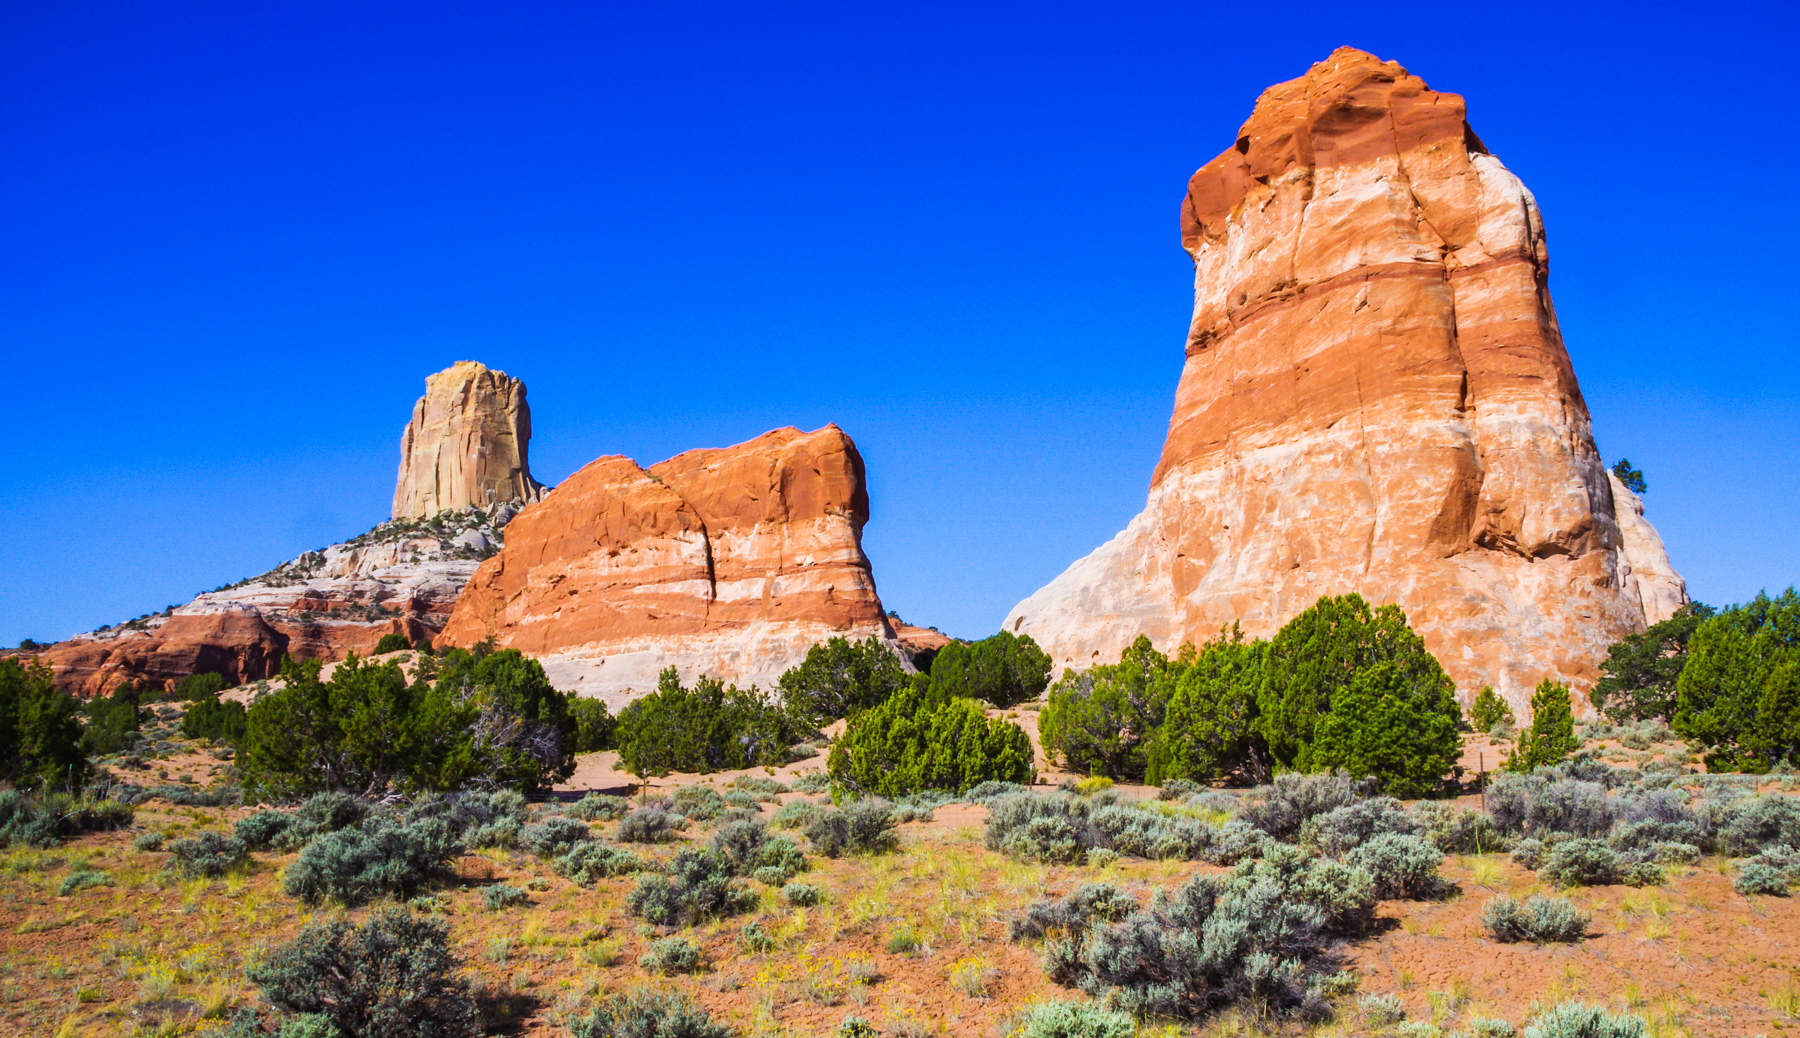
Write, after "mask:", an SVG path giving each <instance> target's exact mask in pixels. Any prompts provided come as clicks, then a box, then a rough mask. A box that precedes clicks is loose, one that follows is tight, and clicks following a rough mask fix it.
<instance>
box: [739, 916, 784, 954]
mask: <svg viewBox="0 0 1800 1038" xmlns="http://www.w3.org/2000/svg"><path fill="white" fill-rule="evenodd" d="M738 947H740V948H742V949H744V950H745V951H746V952H749V953H750V954H752V955H767V954H768V953H770V952H772V951H774V950H775V938H774V937H773V936H771V935H770V934H769V933H768V932H767V931H766V930H764V929H763V928H762V927H761V926H759V925H757V924H756V923H745V924H744V928H743V929H742V930H739V931H738Z"/></svg>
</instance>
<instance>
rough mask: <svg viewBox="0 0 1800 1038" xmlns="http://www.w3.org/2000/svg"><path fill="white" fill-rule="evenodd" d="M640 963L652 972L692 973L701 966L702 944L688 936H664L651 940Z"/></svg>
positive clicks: (641, 956) (639, 957)
mask: <svg viewBox="0 0 1800 1038" xmlns="http://www.w3.org/2000/svg"><path fill="white" fill-rule="evenodd" d="M638 965H639V966H642V967H643V968H644V969H645V970H646V971H648V972H650V973H692V972H694V971H695V970H697V969H699V968H700V946H699V945H698V944H695V943H694V942H693V941H690V940H688V939H687V938H686V937H664V938H663V939H661V940H659V941H651V942H650V950H649V951H648V952H646V953H645V954H643V955H640V956H638Z"/></svg>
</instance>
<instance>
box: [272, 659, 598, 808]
mask: <svg viewBox="0 0 1800 1038" xmlns="http://www.w3.org/2000/svg"><path fill="white" fill-rule="evenodd" d="M433 669H434V668H429V667H422V668H421V669H420V670H419V673H418V675H417V676H416V677H415V678H414V679H413V680H411V681H408V680H407V678H406V676H405V674H404V673H402V671H401V669H400V665H399V664H398V663H392V662H390V663H381V664H377V663H371V662H368V661H365V660H360V659H358V658H356V657H355V656H351V657H350V658H348V659H346V660H345V661H344V662H343V663H341V664H339V665H338V666H337V668H336V670H335V671H334V672H333V673H332V676H331V678H330V680H328V681H327V680H321V679H320V677H319V672H320V664H319V663H318V662H316V661H313V662H307V663H294V662H292V661H287V662H285V663H284V664H283V665H282V678H283V680H284V681H285V682H286V687H284V688H282V689H281V690H279V691H276V692H271V693H269V694H268V695H264V696H262V697H260V698H258V699H257V700H256V701H255V703H253V704H252V705H251V707H250V709H249V711H248V714H247V716H246V718H245V730H244V735H243V739H242V746H241V748H240V753H239V761H240V766H241V767H242V769H243V775H244V785H245V787H246V789H247V790H249V791H252V792H253V793H255V794H256V795H261V796H269V797H276V798H285V797H294V796H300V795H305V794H308V793H312V792H317V791H320V790H333V789H335V790H348V791H351V792H356V793H363V794H370V795H374V794H380V793H384V792H406V793H419V792H427V791H433V790H451V789H460V788H463V787H464V786H467V785H469V784H471V783H475V782H480V783H483V784H489V785H494V784H497V785H502V786H510V787H515V788H520V789H526V790H532V789H540V788H543V787H545V786H549V785H551V784H553V783H555V782H557V781H559V780H561V779H563V778H566V777H568V775H569V774H570V773H571V772H573V771H574V767H575V765H574V756H573V749H574V734H575V731H574V729H575V726H574V723H573V722H572V721H571V720H570V718H569V709H568V697H566V696H564V695H563V694H562V693H559V692H557V691H556V690H555V689H553V688H551V687H550V682H549V680H548V679H546V678H545V677H544V670H543V668H542V667H541V666H539V665H538V663H537V661H535V660H532V659H528V658H526V657H525V656H523V655H521V654H520V653H519V652H518V651H517V650H514V649H507V650H504V651H501V652H495V653H487V654H479V653H472V652H466V651H463V650H460V649H458V650H451V651H450V652H447V653H445V654H444V655H443V656H442V657H440V658H439V661H438V664H437V666H436V668H435V680H432V677H433V674H432V671H433Z"/></svg>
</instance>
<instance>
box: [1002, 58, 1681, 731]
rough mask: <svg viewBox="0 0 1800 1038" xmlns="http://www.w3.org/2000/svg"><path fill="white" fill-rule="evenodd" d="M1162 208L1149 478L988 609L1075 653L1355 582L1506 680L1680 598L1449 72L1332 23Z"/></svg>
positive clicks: (1257, 615) (1206, 625)
mask: <svg viewBox="0 0 1800 1038" xmlns="http://www.w3.org/2000/svg"><path fill="white" fill-rule="evenodd" d="M1181 221H1182V241H1183V245H1184V247H1185V248H1186V250H1187V251H1188V253H1189V254H1190V255H1191V256H1192V257H1193V261H1194V313H1193V320H1192V324H1191V327H1190V330H1189V334H1188V340H1187V350H1186V354H1187V356H1186V363H1185V365H1184V367H1183V370H1182V373H1181V379H1180V382H1179V384H1178V386H1177V389H1176V394H1175V408H1174V415H1173V417H1172V418H1171V420H1170V423H1169V434H1168V439H1167V441H1166V442H1165V445H1164V447H1163V454H1162V459H1161V462H1160V463H1159V464H1158V465H1157V468H1156V471H1155V473H1154V474H1153V476H1152V478H1151V483H1150V493H1149V499H1148V502H1147V504H1146V506H1145V508H1144V511H1143V512H1142V513H1141V514H1139V515H1138V516H1137V518H1135V519H1133V520H1132V521H1131V523H1130V524H1129V525H1128V526H1127V527H1126V529H1125V530H1124V531H1123V532H1121V533H1120V534H1119V535H1118V536H1116V537H1114V538H1113V539H1112V540H1111V541H1109V542H1108V543H1107V544H1105V545H1103V546H1101V547H1100V548H1098V549H1097V550H1095V551H1094V552H1093V553H1092V554H1090V555H1089V556H1087V557H1086V558H1084V559H1081V560H1080V561H1078V562H1076V563H1075V564H1074V565H1072V566H1071V567H1070V568H1069V569H1068V570H1067V571H1066V572H1064V573H1063V574H1062V575H1061V576H1059V577H1058V578H1056V580H1055V581H1053V582H1052V583H1050V584H1049V585H1047V586H1046V587H1044V588H1043V589H1041V590H1040V591H1038V592H1037V593H1036V594H1034V595H1032V596H1031V597H1030V598H1028V599H1026V600H1025V601H1023V602H1021V603H1019V605H1017V606H1016V607H1014V609H1013V611H1012V613H1011V614H1010V615H1009V616H1008V618H1007V621H1006V627H1007V629H1008V630H1012V631H1016V632H1019V633H1023V634H1030V635H1032V636H1033V637H1034V638H1036V639H1037V641H1038V643H1039V644H1040V645H1042V646H1043V647H1044V648H1045V650H1046V651H1048V652H1050V653H1051V654H1052V656H1053V657H1054V658H1055V659H1056V660H1057V661H1058V663H1059V664H1060V665H1072V666H1086V665H1088V664H1090V663H1093V662H1099V661H1103V660H1110V659H1115V658H1117V655H1118V652H1119V651H1120V649H1122V648H1123V647H1124V646H1125V645H1126V644H1128V643H1129V642H1130V641H1131V640H1132V639H1133V638H1134V637H1136V636H1137V635H1138V634H1139V633H1145V634H1148V635H1149V636H1150V637H1151V638H1152V639H1153V640H1154V641H1155V642H1156V643H1157V645H1158V647H1159V648H1162V649H1165V650H1172V649H1173V648H1175V647H1176V646H1177V645H1178V644H1179V643H1181V642H1182V641H1188V640H1192V641H1195V642H1200V641H1204V640H1205V639H1207V638H1208V637H1209V636H1212V635H1214V634H1216V632H1217V631H1218V630H1219V628H1220V625H1222V624H1227V623H1230V622H1232V621H1238V622H1240V623H1241V624H1242V625H1243V627H1244V629H1245V631H1246V632H1247V633H1251V634H1256V635H1267V634H1269V633H1272V632H1273V631H1274V630H1276V629H1277V628H1279V627H1280V625H1281V624H1282V623H1284V622H1285V621H1287V620H1288V619H1290V618H1291V617H1293V616H1294V615H1295V614H1296V613H1297V612H1299V611H1300V610H1302V609H1304V608H1306V607H1307V606H1309V605H1311V604H1312V603H1313V602H1314V601H1315V600H1316V599H1318V598H1319V596H1321V595H1327V594H1341V593H1345V592H1349V591H1357V592H1360V593H1362V594H1363V595H1364V596H1365V597H1367V598H1369V599H1371V600H1372V601H1373V602H1376V603H1378V604H1379V603H1387V602H1398V603H1399V604H1400V605H1401V606H1403V607H1404V608H1405V610H1406V612H1407V615H1408V616H1409V617H1410V618H1411V620H1412V622H1413V624H1414V626H1415V627H1416V628H1418V629H1419V630H1420V632H1421V633H1422V634H1423V635H1424V637H1425V639H1426V642H1427V644H1428V645H1429V646H1430V647H1431V649H1432V651H1433V652H1434V653H1436V654H1437V655H1438V657H1439V658H1440V659H1441V660H1442V661H1443V663H1444V666H1445V668H1446V669H1447V670H1448V671H1449V672H1450V674H1451V675H1452V676H1453V677H1454V678H1455V679H1456V681H1457V683H1458V685H1459V686H1460V688H1461V689H1462V691H1463V692H1464V694H1465V695H1467V694H1471V693H1472V692H1473V691H1474V690H1475V689H1477V688H1479V687H1480V686H1481V685H1483V684H1492V685H1495V686H1496V687H1498V688H1499V689H1501V690H1502V692H1503V693H1504V694H1506V695H1507V697H1508V698H1509V699H1510V700H1511V701H1512V702H1513V703H1514V704H1515V707H1516V708H1517V707H1522V706H1523V705H1524V702H1525V700H1526V698H1527V697H1528V691H1529V689H1530V687H1531V686H1533V685H1535V684H1536V683H1537V682H1538V681H1539V680H1541V679H1542V678H1545V677H1554V678H1559V679H1562V680H1564V681H1568V682H1572V683H1574V684H1575V685H1577V686H1581V687H1585V686H1587V685H1589V684H1591V682H1592V679H1593V678H1594V677H1595V675H1596V666H1597V662H1598V660H1600V659H1601V658H1603V657H1604V655H1605V650H1606V647H1607V646H1608V645H1609V644H1610V643H1611V642H1613V641H1614V640H1616V639H1617V638H1619V637H1621V636H1623V635H1625V634H1628V633H1631V632H1633V631H1637V630H1641V629H1642V628H1643V627H1644V626H1645V624H1646V623H1650V622H1655V621H1657V620H1659V619H1662V618H1663V617H1665V616H1667V615H1668V614H1669V613H1670V612H1672V611H1673V610H1674V608H1675V607H1677V606H1678V605H1679V604H1680V603H1682V602H1684V601H1686V598H1687V595H1686V590H1685V586H1684V585H1683V583H1682V580H1681V578H1680V577H1679V576H1678V575H1677V574H1676V573H1675V572H1674V570H1673V568H1672V567H1671V566H1670V565H1669V561H1668V558H1667V555H1666V553H1665V552H1664V551H1663V549H1662V543H1661V540H1660V539H1659V538H1658V537H1657V536H1656V534H1655V531H1654V530H1652V529H1651V528H1650V526H1649V524H1648V523H1647V522H1645V521H1644V519H1643V515H1642V505H1641V503H1640V502H1638V501H1637V500H1636V498H1635V497H1632V496H1630V495H1629V493H1628V492H1624V491H1623V488H1621V487H1619V486H1618V485H1617V483H1616V482H1615V481H1613V480H1611V479H1610V478H1609V473H1608V472H1607V471H1606V468H1605V466H1604V465H1603V464H1602V463H1601V459H1600V456H1599V454H1598V453H1597V452H1596V450H1595V447H1594V439H1593V434H1592V430H1591V428H1590V424H1589V418H1588V412H1587V407H1586V405H1585V403H1584V402H1583V400H1582V396H1581V390H1580V388H1579V387H1578V386H1577V384H1576V380H1575V372H1574V369H1573V367H1572V365H1571V363H1570V359H1569V355H1568V353H1567V351H1566V350H1565V349H1564V347H1563V341H1562V335H1561V331H1560V329H1559V328H1558V326H1557V321H1556V312H1555V310H1554V308H1553V307H1552V305H1551V301H1550V292H1549V254H1548V250H1547V247H1546V244H1545V235H1544V224H1543V220H1542V217H1541V214H1540V213H1539V211H1538V207H1537V203H1536V201H1535V200H1534V199H1533V197H1532V195H1531V193H1530V192H1529V191H1527V190H1526V189H1525V186H1524V185H1523V184H1522V183H1521V182H1520V181H1519V179H1518V178H1517V177H1515V176H1514V175H1513V174H1512V173H1511V172H1509V171H1508V170H1507V169H1506V167H1505V166H1503V165H1502V164H1501V163H1500V160H1499V159H1497V158H1495V157H1494V156H1493V155H1491V154H1489V153H1488V151H1487V149H1486V148H1485V147H1484V146H1483V144H1482V142H1481V140H1480V139H1479V138H1478V137H1477V136H1476V135H1475V133H1474V131H1473V130H1472V129H1470V127H1469V125H1468V123H1467V122H1466V121H1465V119H1464V104H1463V100H1462V98H1460V97H1458V96H1456V95H1454V94H1445V93H1438V92H1435V91H1432V90H1430V89H1428V88H1427V87H1426V86H1425V84H1424V83H1423V82H1421V81H1420V80H1419V79H1418V78H1417V77H1415V76H1413V75H1411V74H1409V73H1408V72H1407V71H1406V70H1405V69H1403V68H1401V67H1400V66H1399V65H1397V64H1394V63H1392V62H1382V61H1381V60H1379V59H1377V58H1375V57H1374V56H1372V55H1369V54H1366V53H1363V52H1361V51H1358V50H1354V49H1351V48H1343V49H1340V50H1338V51H1336V52H1335V53H1333V54H1332V55H1331V56H1330V57H1329V58H1328V59H1326V60H1325V61H1323V62H1321V63H1319V64H1317V65H1315V66H1313V68H1312V69H1311V70H1310V71H1308V72H1307V74H1306V75H1305V76H1303V77H1301V78H1300V79H1296V80H1293V81H1291V82H1287V83H1283V84H1280V85H1279V86H1275V87H1272V88H1270V89H1269V90H1268V91H1266V92H1264V94H1263V95H1262V97H1261V98H1259V99H1258V101H1257V103H1256V107H1255V110H1254V112H1253V113H1252V114H1251V116H1250V119H1249V121H1247V122H1246V123H1245V124H1244V125H1243V127H1242V129H1240V130H1239V132H1238V134H1237V140H1236V144H1235V145H1234V146H1233V147H1230V148H1227V149H1226V150H1225V152H1224V153H1223V154H1221V155H1220V156H1219V157H1217V158H1215V159H1214V160H1212V161H1211V162H1209V163H1207V164H1206V165H1205V166H1204V167H1202V168H1201V169H1200V170H1199V171H1198V172H1196V173H1195V174H1194V176H1193V178H1192V179H1191V180H1190V182H1189V184H1188V193H1187V197H1186V199H1185V200H1184V202H1183V205H1182V214H1181Z"/></svg>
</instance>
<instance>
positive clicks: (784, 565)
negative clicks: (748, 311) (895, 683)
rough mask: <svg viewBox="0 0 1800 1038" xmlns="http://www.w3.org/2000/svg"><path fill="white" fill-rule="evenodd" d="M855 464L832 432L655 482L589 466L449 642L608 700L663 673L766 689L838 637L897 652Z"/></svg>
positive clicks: (607, 463) (720, 458)
mask: <svg viewBox="0 0 1800 1038" xmlns="http://www.w3.org/2000/svg"><path fill="white" fill-rule="evenodd" d="M868 518H869V497H868V491H867V489H866V486H865V482H864V476H863V461H862V456H861V455H860V454H858V453H857V450H856V445H855V443H853V442H852V441H851V440H850V437H848V436H846V435H845V434H844V433H843V432H842V431H841V430H839V429H838V428H837V427H836V426H826V427H825V428H823V429H820V430H818V431H816V432H812V433H802V432H800V431H799V430H797V429H777V430H775V431H774V432H770V433H765V434H764V435H762V436H759V437H757V438H756V439H754V440H751V441H749V442H748V443H741V444H738V445H737V446H735V447H727V448H723V449H718V450H696V451H689V452H687V453H685V454H681V455H677V456H676V457H673V458H670V459H669V460H668V461H665V462H663V463H661V464H659V465H655V466H652V467H651V468H649V469H644V468H640V467H639V466H638V465H637V463H636V462H633V461H632V460H631V459H629V458H623V457H606V458H601V459H599V460H598V461H595V462H592V463H590V464H589V465H587V466H586V467H585V468H583V469H581V471H579V472H577V473H575V474H574V475H573V476H570V477H569V479H568V480H567V481H566V482H564V483H563V484H562V485H561V486H559V487H558V488H557V489H556V492H555V493H553V494H551V495H549V496H547V497H546V498H544V500H542V501H540V502H538V503H537V504H534V505H530V506H528V507H527V508H526V509H525V510H524V511H522V512H520V513H519V515H518V517H517V518H516V519H514V520H513V521H512V523H511V525H510V526H508V527H507V531H506V547H505V548H504V549H503V550H502V551H501V552H500V554H498V555H496V556H495V557H493V558H491V559H489V560H488V561H486V562H484V563H482V565H481V568H480V569H479V570H478V571H476V574H475V576H474V578H473V579H472V580H470V582H469V586H468V588H467V589H466V590H465V591H464V592H463V595H462V597H461V598H460V599H458V601H457V604H456V610H455V612H454V613H453V614H452V615H451V617H450V622H449V624H448V625H447V626H446V627H445V628H444V634H443V639H442V640H443V641H444V643H446V644H451V645H471V644H473V643H475V642H478V641H481V640H483V639H485V638H490V637H491V638H493V639H494V640H495V642H496V644H497V645H498V646H499V647H501V648H516V649H520V650H522V651H524V652H526V653H528V654H530V655H533V656H537V657H540V658H541V659H542V660H543V662H544V665H545V668H546V670H547V671H548V672H549V673H550V675H551V677H552V679H553V680H554V681H555V682H556V684H557V687H559V688H571V687H573V688H579V689H581V690H582V691H583V692H586V693H588V694H591V695H603V696H605V697H606V698H608V699H611V700H613V701H614V702H621V701H623V700H624V699H626V698H629V695H630V694H631V693H643V692H649V691H651V690H652V689H653V688H654V687H655V684H656V675H657V672H658V671H659V670H661V669H662V668H663V667H665V666H674V667H676V668H677V669H678V670H679V671H681V674H682V677H683V679H684V680H692V679H693V678H694V677H695V676H697V675H699V674H702V673H704V674H710V675H713V676H715V677H719V678H721V679H724V680H727V681H731V682H735V683H738V684H750V683H752V682H756V683H761V684H764V685H768V684H770V683H772V682H773V680H774V678H775V677H776V676H778V675H780V673H781V672H782V671H784V670H786V669H787V668H788V667H790V666H793V665H794V664H796V663H798V662H800V661H801V660H802V659H804V658H805V655H806V650H807V649H808V648H809V647H811V646H812V645H813V644H814V643H816V642H819V641H822V640H824V639H826V638H830V637H833V636H836V635H844V636H847V637H853V638H862V637H867V636H869V635H875V636H878V637H881V638H884V639H888V640H892V638H893V632H892V631H891V630H890V629H889V627H888V624H887V621H886V620H885V619H884V617H883V614H882V609H881V600H880V599H879V598H878V597H877V596H876V593H875V580H874V577H873V575H872V574H871V573H870V569H869V560H868V558H867V557H866V556H864V555H863V552H862V527H863V524H864V523H865V522H867V521H868Z"/></svg>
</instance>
